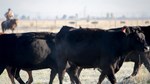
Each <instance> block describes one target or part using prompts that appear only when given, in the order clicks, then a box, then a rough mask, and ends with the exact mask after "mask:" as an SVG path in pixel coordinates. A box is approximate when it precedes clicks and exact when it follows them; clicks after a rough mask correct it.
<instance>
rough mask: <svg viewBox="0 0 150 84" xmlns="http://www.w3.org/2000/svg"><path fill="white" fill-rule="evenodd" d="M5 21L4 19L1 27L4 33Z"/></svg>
mask: <svg viewBox="0 0 150 84" xmlns="http://www.w3.org/2000/svg"><path fill="white" fill-rule="evenodd" d="M4 22H5V21H3V22H2V24H1V28H2V32H3V33H4V31H5V24H4Z"/></svg>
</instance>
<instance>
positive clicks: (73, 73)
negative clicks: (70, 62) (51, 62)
mask: <svg viewBox="0 0 150 84" xmlns="http://www.w3.org/2000/svg"><path fill="white" fill-rule="evenodd" d="M79 70H80V67H77V66H71V67H70V68H69V69H67V73H68V75H69V76H70V80H71V84H75V82H76V84H81V82H80V80H79V75H80V72H81V71H80V72H79ZM81 70H82V69H81Z"/></svg>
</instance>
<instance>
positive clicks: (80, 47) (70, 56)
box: [0, 26, 150, 84]
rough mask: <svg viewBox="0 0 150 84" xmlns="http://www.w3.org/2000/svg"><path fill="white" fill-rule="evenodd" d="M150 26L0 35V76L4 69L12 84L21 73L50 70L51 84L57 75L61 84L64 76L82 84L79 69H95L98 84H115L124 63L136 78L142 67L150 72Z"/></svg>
mask: <svg viewBox="0 0 150 84" xmlns="http://www.w3.org/2000/svg"><path fill="white" fill-rule="evenodd" d="M149 45H150V26H124V27H120V28H112V29H108V30H103V29H99V28H74V27H69V26H63V27H62V28H61V29H60V31H59V32H58V33H52V32H28V33H12V34H1V35H0V74H2V73H3V71H4V69H7V72H8V75H9V77H10V79H11V82H12V84H15V82H14V78H15V79H16V80H17V81H18V82H19V83H20V84H25V82H24V81H23V80H22V79H21V77H20V74H19V72H20V70H21V69H22V70H25V71H27V72H28V75H29V79H28V81H27V82H26V83H27V84H31V83H32V81H33V78H32V70H38V69H45V68H50V69H51V74H50V81H49V84H52V83H53V80H54V78H55V76H56V74H57V73H58V78H59V84H63V81H62V80H63V77H64V74H65V72H67V73H68V75H69V76H70V80H71V84H81V81H80V79H79V76H80V73H81V71H82V69H87V68H97V69H96V70H99V71H100V72H101V74H100V76H99V78H98V84H101V83H102V81H103V80H104V79H105V78H106V77H107V78H108V80H109V81H110V82H111V83H112V84H116V77H115V73H117V72H118V71H119V69H120V67H121V66H122V64H123V62H127V61H132V62H134V63H135V64H134V69H133V73H132V74H131V76H136V75H137V73H138V71H139V68H140V66H141V65H142V64H144V66H145V67H146V68H147V70H148V71H149V72H150V51H149ZM131 76H129V77H128V78H130V77H131Z"/></svg>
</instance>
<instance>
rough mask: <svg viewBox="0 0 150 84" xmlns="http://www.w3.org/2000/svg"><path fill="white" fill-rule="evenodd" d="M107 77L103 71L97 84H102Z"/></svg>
mask: <svg viewBox="0 0 150 84" xmlns="http://www.w3.org/2000/svg"><path fill="white" fill-rule="evenodd" d="M105 77H106V74H105V73H104V71H102V72H101V75H100V76H99V80H98V83H97V84H101V83H102V81H103V80H104V78H105Z"/></svg>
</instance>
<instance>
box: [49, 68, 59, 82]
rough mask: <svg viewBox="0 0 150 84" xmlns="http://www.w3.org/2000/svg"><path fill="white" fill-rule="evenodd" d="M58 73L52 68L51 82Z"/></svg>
mask: <svg viewBox="0 0 150 84" xmlns="http://www.w3.org/2000/svg"><path fill="white" fill-rule="evenodd" d="M56 74H57V71H56V70H53V69H52V70H51V74H50V82H49V84H53V80H54V78H55V76H56Z"/></svg>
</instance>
